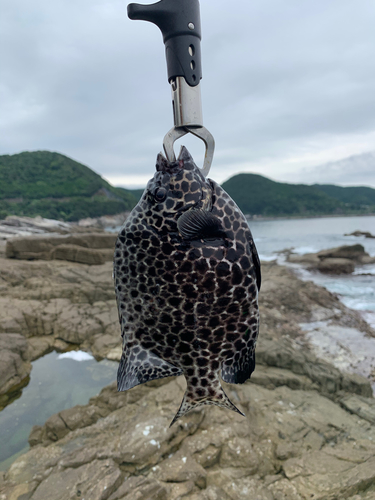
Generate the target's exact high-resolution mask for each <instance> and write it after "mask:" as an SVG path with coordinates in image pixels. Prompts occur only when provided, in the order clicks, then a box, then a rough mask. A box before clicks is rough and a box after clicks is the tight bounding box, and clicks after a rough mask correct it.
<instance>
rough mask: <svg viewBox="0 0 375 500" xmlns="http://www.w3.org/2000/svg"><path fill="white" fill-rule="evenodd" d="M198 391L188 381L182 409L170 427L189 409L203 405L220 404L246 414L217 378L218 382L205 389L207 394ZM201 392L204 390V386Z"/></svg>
mask: <svg viewBox="0 0 375 500" xmlns="http://www.w3.org/2000/svg"><path fill="white" fill-rule="evenodd" d="M205 389H206V388H205ZM213 389H214V390H213ZM197 392H198V391H197V390H196V388H195V387H193V386H190V384H189V381H188V386H187V389H186V392H185V394H184V398H183V400H182V403H181V406H180V409H179V410H178V412H177V413H176V415H175V417H174V419H173V420H172V422H171V425H170V426H169V427H171V426H172V425H173V424H174V423H175V422H176V421H177V420H178V419H179V418H180V417H182V416H183V415H186V413H188V412H189V411H191V410H193V409H194V408H197V407H198V406H203V405H215V406H220V407H221V408H227V409H228V410H232V411H235V412H236V413H239V414H240V415H242V416H243V417H244V416H245V415H244V414H243V413H242V411H240V410H239V409H238V408H237V407H236V406H235V405H234V404H233V403H232V401H231V400H230V399H229V398H228V396H227V395H226V394H225V392H224V389H223V388H222V387H221V385H220V382H219V380H217V384H215V385H211V386H210V387H209V389H208V390H204V392H205V393H206V394H204V395H202V394H201V395H198V394H197ZM200 392H203V390H202V388H201V390H200Z"/></svg>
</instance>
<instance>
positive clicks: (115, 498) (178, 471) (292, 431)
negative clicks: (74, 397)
mask: <svg viewBox="0 0 375 500" xmlns="http://www.w3.org/2000/svg"><path fill="white" fill-rule="evenodd" d="M180 381H181V378H178V379H170V380H169V381H168V382H167V383H166V384H164V385H161V386H159V387H147V386H138V387H135V388H134V389H132V391H133V393H138V396H134V397H133V398H132V399H130V398H129V394H130V392H131V391H130V392H129V394H119V395H118V396H120V397H121V398H127V402H126V403H124V404H123V405H122V406H120V407H118V406H117V409H115V408H116V393H115V386H114V384H112V385H111V386H110V387H108V388H106V389H105V390H104V391H102V395H101V396H100V397H99V396H98V397H96V398H92V401H91V406H95V407H97V408H98V407H99V406H100V404H102V405H104V406H105V407H106V408H107V409H109V408H110V406H111V407H112V411H111V412H109V413H108V415H107V416H106V417H104V418H101V419H98V420H97V421H96V422H95V423H91V424H90V422H89V421H87V422H86V427H84V428H83V427H78V428H77V427H76V428H75V430H69V431H68V433H67V434H66V435H65V436H64V437H62V438H59V439H58V440H57V441H56V442H54V443H51V444H48V443H44V446H40V445H37V446H35V447H33V448H32V449H31V450H30V451H29V452H28V453H26V454H25V455H23V456H22V457H19V458H18V459H17V460H16V461H15V462H14V464H13V465H12V467H11V468H10V470H9V472H8V473H7V475H6V477H5V480H4V482H3V485H2V486H0V495H1V494H3V492H4V491H6V492H7V495H8V496H10V495H11V494H13V492H17V490H16V488H21V490H19V491H23V489H22V488H24V489H25V491H30V490H29V489H26V486H22V485H26V484H27V483H26V481H31V479H32V478H33V481H34V483H33V490H32V491H34V492H33V493H32V495H31V496H30V500H47V499H48V498H54V499H55V498H57V499H58V500H65V499H70V498H73V497H74V495H77V494H78V493H77V492H78V491H80V492H81V496H80V497H79V498H90V499H91V498H93V499H96V498H103V499H105V500H137V499H144V500H149V499H155V500H160V499H163V500H176V499H177V498H181V497H183V498H187V499H190V500H198V499H204V500H215V499H216V500H220V499H221V500H228V499H246V500H248V499H249V498H254V499H260V500H275V499H276V500H304V499H306V498H314V496H315V498H321V499H323V498H345V497H347V496H348V495H351V496H354V495H356V494H361V492H362V491H363V490H364V489H365V488H366V487H368V486H369V485H370V484H372V483H374V481H375V467H374V460H375V426H371V425H370V423H369V422H368V421H367V420H363V419H361V417H359V416H358V415H353V414H352V413H350V412H347V411H346V410H345V408H344V407H340V406H339V405H338V404H336V403H335V402H333V401H330V400H328V399H327V398H325V397H323V396H321V395H319V394H318V393H317V392H316V391H314V390H313V391H308V390H307V391H306V390H305V391H302V390H291V389H289V388H287V387H285V386H284V387H278V388H276V389H271V390H270V389H266V388H265V387H262V386H258V385H254V384H249V383H245V384H243V385H239V386H236V387H234V386H231V387H232V388H233V389H227V388H226V390H228V392H229V395H230V397H232V398H233V399H234V400H235V401H236V402H237V404H238V402H239V404H240V405H242V406H241V407H245V408H247V409H246V410H245V411H246V413H247V419H244V418H242V417H241V416H239V415H237V414H231V413H229V412H226V411H224V410H222V409H220V408H217V407H205V408H203V409H202V410H200V411H199V412H195V413H190V414H188V415H186V416H185V417H184V418H182V419H181V420H180V421H179V422H178V423H177V424H176V425H175V426H174V428H173V427H172V428H170V429H169V428H168V423H169V422H170V420H171V417H172V416H173V413H174V411H175V409H176V406H178V403H179V401H180V399H179V398H181V397H182V394H183V392H184V387H183V386H182V385H181V382H180ZM111 401H112V402H111ZM123 401H125V399H123ZM130 401H133V402H130ZM110 402H111V403H110ZM99 403H100V404H99ZM88 406H90V405H88ZM76 409H77V411H78V413H77V415H78V414H81V412H82V408H80V407H76ZM68 412H69V411H68ZM60 413H62V412H60ZM65 418H66V420H67V421H69V418H70V419H71V422H73V424H70V425H71V427H72V428H73V427H75V422H78V421H79V419H77V418H76V417H75V416H74V414H73V413H71V414H70V416H69V415H68V413H66V414H65ZM37 432H40V431H39V430H35V433H37ZM280 471H281V472H282V473H280ZM27 488H30V486H28V487H27ZM53 488H55V494H54V496H53V495H52V489H53ZM319 495H320V496H319ZM0 498H1V496H0ZM15 498H17V497H15ZM370 498H371V497H370Z"/></svg>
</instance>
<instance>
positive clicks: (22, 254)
mask: <svg viewBox="0 0 375 500" xmlns="http://www.w3.org/2000/svg"><path fill="white" fill-rule="evenodd" d="M116 238H117V235H116V234H113V233H87V234H67V235H54V236H51V235H50V236H45V235H36V236H28V237H24V238H15V239H10V240H8V241H7V244H6V249H5V253H6V257H8V258H11V259H21V260H35V259H42V260H53V259H60V260H68V261H71V262H79V263H82V264H89V265H98V264H103V263H104V262H105V260H107V259H108V257H109V253H108V252H105V250H108V249H109V250H112V252H113V250H114V247H115V242H116ZM103 250H104V251H103ZM111 258H112V257H111Z"/></svg>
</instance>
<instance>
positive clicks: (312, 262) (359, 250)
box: [287, 245, 375, 274]
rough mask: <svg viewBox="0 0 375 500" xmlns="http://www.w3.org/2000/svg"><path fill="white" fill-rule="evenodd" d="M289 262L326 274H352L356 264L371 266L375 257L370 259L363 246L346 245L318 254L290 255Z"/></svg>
mask: <svg viewBox="0 0 375 500" xmlns="http://www.w3.org/2000/svg"><path fill="white" fill-rule="evenodd" d="M287 260H288V262H292V263H295V264H306V265H307V267H308V269H312V270H313V269H316V270H318V271H320V272H322V273H326V274H350V273H352V272H353V271H354V269H355V265H356V264H357V265H358V264H362V265H363V264H371V263H373V262H375V257H370V256H369V255H368V253H366V252H365V249H364V247H363V245H344V246H341V247H337V248H330V249H328V250H322V251H321V252H317V253H308V254H305V255H295V254H290V255H288V256H287Z"/></svg>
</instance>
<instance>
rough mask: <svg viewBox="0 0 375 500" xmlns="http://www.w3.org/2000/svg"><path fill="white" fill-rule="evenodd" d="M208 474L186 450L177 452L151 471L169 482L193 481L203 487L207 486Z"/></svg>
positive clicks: (152, 474) (154, 475) (160, 478)
mask: <svg viewBox="0 0 375 500" xmlns="http://www.w3.org/2000/svg"><path fill="white" fill-rule="evenodd" d="M206 475H207V473H206V471H205V470H204V468H203V467H202V466H201V465H199V464H198V463H197V462H196V461H195V460H193V458H192V457H191V456H190V455H189V454H188V453H186V452H184V451H179V452H177V453H175V454H174V455H173V456H172V457H170V458H167V459H166V460H164V461H163V462H162V463H161V464H160V465H157V466H155V467H153V468H152V473H151V477H155V478H157V479H159V480H161V481H164V482H167V483H171V482H172V483H180V482H185V481H192V482H193V483H194V484H195V485H196V486H198V487H199V488H201V489H204V488H205V486H206Z"/></svg>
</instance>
